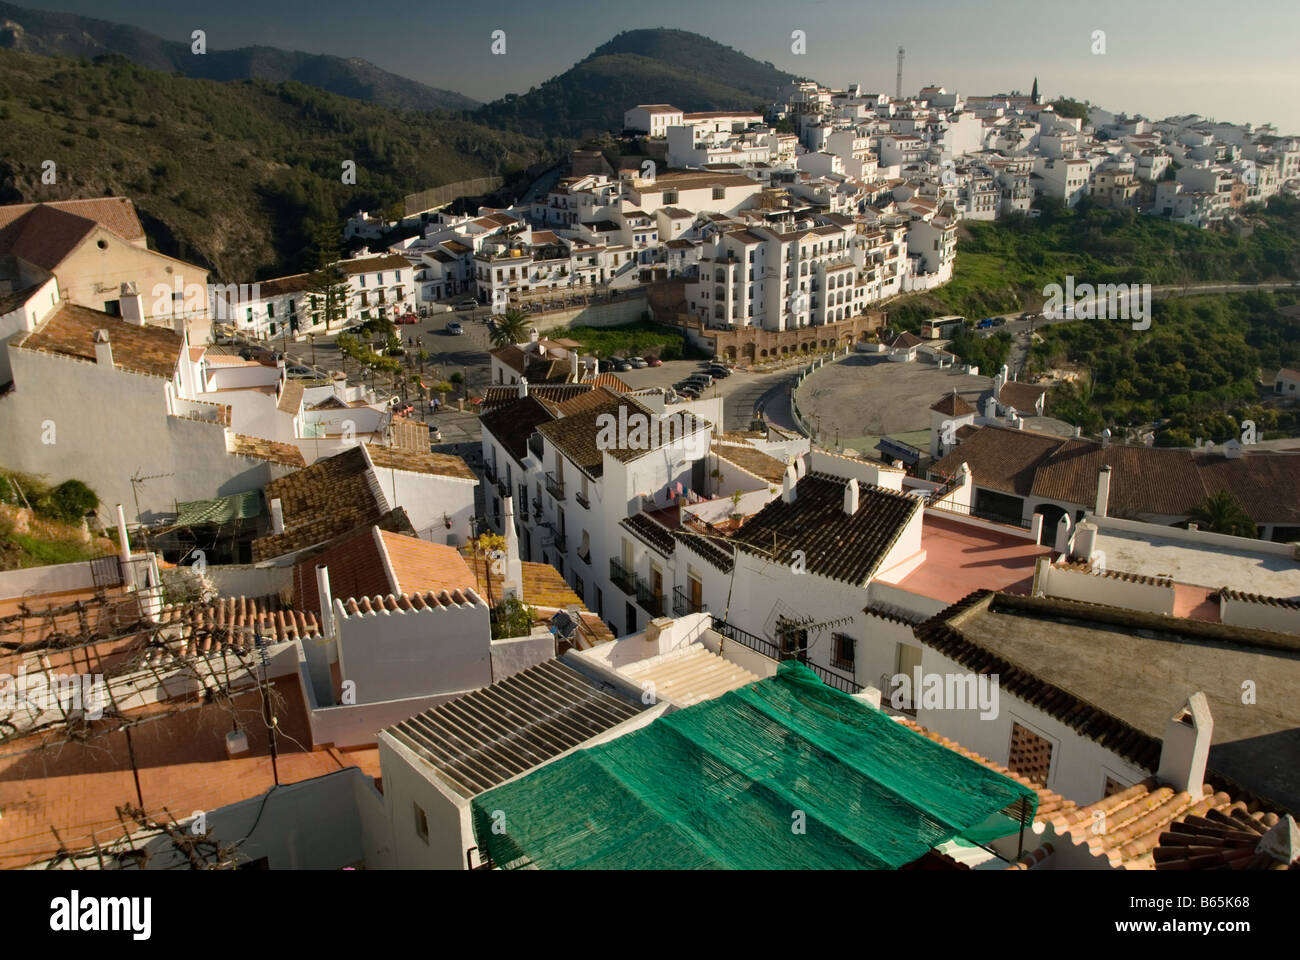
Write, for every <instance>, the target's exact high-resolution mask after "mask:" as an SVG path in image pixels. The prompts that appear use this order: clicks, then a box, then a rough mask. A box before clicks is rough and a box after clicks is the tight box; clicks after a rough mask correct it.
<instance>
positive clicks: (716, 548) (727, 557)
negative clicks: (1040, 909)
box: [673, 530, 736, 573]
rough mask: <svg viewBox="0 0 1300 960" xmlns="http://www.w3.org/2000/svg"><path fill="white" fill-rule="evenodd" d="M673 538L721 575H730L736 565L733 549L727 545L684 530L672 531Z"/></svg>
mask: <svg viewBox="0 0 1300 960" xmlns="http://www.w3.org/2000/svg"><path fill="white" fill-rule="evenodd" d="M673 537H674V538H675V539H676V540H677V541H678V542H680V543H682V544H683V545H684V546H686V547H687V548H688V549H689V550H691V551H692V552H693V553H695V554H697V555H698V556H700V557H701V558H702V559H703V560H705V561H707V562H708V563H710V564H712V565H713V566H714V567H716V568H717V569H719V570H721V571H722V572H723V573H730V572H731V569H732V567H734V566H735V565H736V557H735V548H734V547H732V546H731V544H729V543H725V542H723V541H720V540H714V539H711V538H709V537H705V536H701V535H700V534H698V533H689V532H687V531H685V530H674V531H673Z"/></svg>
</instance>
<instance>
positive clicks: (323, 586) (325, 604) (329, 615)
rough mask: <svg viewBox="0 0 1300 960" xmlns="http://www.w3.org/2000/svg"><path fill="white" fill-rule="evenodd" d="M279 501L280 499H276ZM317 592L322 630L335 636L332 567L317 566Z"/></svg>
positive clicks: (326, 634)
mask: <svg viewBox="0 0 1300 960" xmlns="http://www.w3.org/2000/svg"><path fill="white" fill-rule="evenodd" d="M275 502H276V503H279V502H280V501H278V500H277V501H275ZM316 593H317V595H318V596H319V598H320V632H321V635H322V636H324V637H333V636H334V594H332V593H331V592H330V568H329V567H327V566H325V564H323V563H322V564H317V566H316Z"/></svg>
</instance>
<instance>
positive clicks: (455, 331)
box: [447, 320, 465, 337]
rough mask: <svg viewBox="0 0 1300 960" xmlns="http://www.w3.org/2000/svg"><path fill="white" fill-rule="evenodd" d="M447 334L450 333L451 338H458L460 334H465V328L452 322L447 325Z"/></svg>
mask: <svg viewBox="0 0 1300 960" xmlns="http://www.w3.org/2000/svg"><path fill="white" fill-rule="evenodd" d="M447 332H448V333H450V334H451V335H452V336H453V337H459V336H460V335H461V334H463V333H464V332H465V328H464V327H462V326H461V325H460V323H458V322H457V321H455V320H453V321H451V322H450V323H448V324H447Z"/></svg>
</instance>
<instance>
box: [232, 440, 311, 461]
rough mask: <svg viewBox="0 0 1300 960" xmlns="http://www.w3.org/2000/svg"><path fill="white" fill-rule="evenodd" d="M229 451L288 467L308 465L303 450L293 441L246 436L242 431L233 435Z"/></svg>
mask: <svg viewBox="0 0 1300 960" xmlns="http://www.w3.org/2000/svg"><path fill="white" fill-rule="evenodd" d="M229 451H230V452H231V453H233V454H238V455H239V456H241V457H255V458H256V459H258V460H267V461H270V462H271V463H279V464H283V465H284V466H287V467H305V466H307V460H306V458H304V457H303V455H302V451H301V450H299V449H298V448H297V447H295V446H294V445H293V444H292V443H279V442H277V441H275V440H264V439H262V438H261V437H249V436H245V435H244V434H242V433H236V434H232V435H231V437H230V441H229Z"/></svg>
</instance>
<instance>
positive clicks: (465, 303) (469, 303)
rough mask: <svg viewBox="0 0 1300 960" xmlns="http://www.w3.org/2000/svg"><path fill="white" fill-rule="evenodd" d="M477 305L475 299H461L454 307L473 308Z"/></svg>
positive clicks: (461, 308)
mask: <svg viewBox="0 0 1300 960" xmlns="http://www.w3.org/2000/svg"><path fill="white" fill-rule="evenodd" d="M477 306H478V301H477V300H462V301H460V302H459V303H458V304H456V309H457V310H473V309H474V308H475V307H477Z"/></svg>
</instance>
